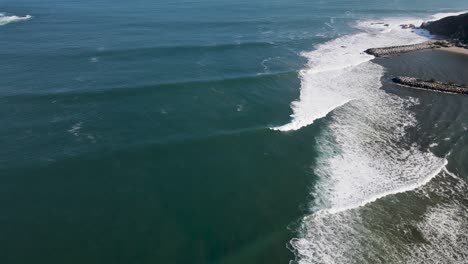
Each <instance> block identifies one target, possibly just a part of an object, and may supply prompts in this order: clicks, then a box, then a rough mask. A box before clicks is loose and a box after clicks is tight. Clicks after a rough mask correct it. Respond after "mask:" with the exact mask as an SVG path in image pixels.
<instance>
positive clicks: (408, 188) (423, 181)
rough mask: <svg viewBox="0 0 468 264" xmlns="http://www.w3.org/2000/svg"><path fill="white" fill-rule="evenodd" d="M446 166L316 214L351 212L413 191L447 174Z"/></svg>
mask: <svg viewBox="0 0 468 264" xmlns="http://www.w3.org/2000/svg"><path fill="white" fill-rule="evenodd" d="M447 164H448V161H447V160H446V159H444V160H443V163H442V164H441V166H440V167H439V168H437V169H436V170H434V171H433V172H431V173H429V174H428V175H426V177H424V178H423V179H421V180H420V181H417V182H414V183H411V184H408V185H405V186H402V187H401V188H399V189H395V190H389V191H385V192H382V193H378V194H374V195H372V196H370V197H367V198H366V200H363V201H361V202H360V203H358V204H352V205H348V206H344V207H335V208H330V209H322V210H319V211H318V212H317V214H336V213H339V212H343V211H347V210H351V209H355V208H359V207H362V206H365V205H367V204H369V203H373V202H375V201H377V200H379V199H381V198H384V197H386V196H389V195H394V194H399V193H404V192H409V191H413V190H415V189H417V188H419V187H421V186H424V185H426V184H427V183H429V182H430V181H431V180H432V179H433V178H434V177H436V176H437V175H438V174H439V173H440V172H442V171H445V172H448V171H447V169H446V166H447ZM448 173H449V172H448ZM451 176H452V175H451Z"/></svg>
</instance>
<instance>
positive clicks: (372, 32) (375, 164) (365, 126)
mask: <svg viewBox="0 0 468 264" xmlns="http://www.w3.org/2000/svg"><path fill="white" fill-rule="evenodd" d="M434 17H437V18H439V17H441V15H440V14H437V15H435V16H434ZM422 22H423V20H422V19H421V20H420V19H415V18H409V19H401V18H398V19H396V18H388V19H382V20H380V21H359V22H357V23H356V25H355V26H356V27H357V28H359V29H360V30H361V32H360V33H357V34H354V35H349V36H344V37H340V38H338V39H335V40H333V41H330V42H327V43H324V44H321V45H319V46H317V47H316V50H314V51H312V52H307V53H304V54H303V55H304V56H305V57H307V58H308V59H309V63H308V67H307V69H305V70H303V71H302V72H301V73H300V77H301V82H302V83H301V91H300V97H299V99H298V100H297V101H295V102H293V103H292V109H293V115H292V120H291V122H290V123H288V124H286V125H283V126H280V127H275V128H273V129H275V130H280V131H291V130H298V129H300V128H302V127H304V126H307V125H310V124H312V123H313V122H314V120H316V119H318V118H322V117H324V116H326V115H328V114H329V113H330V112H331V111H333V113H332V114H331V115H330V116H329V118H328V119H327V120H326V128H325V129H324V130H323V132H322V133H321V135H319V137H318V139H317V141H318V144H317V145H318V147H319V153H320V155H319V158H318V160H317V164H316V165H315V167H314V172H315V174H317V175H318V176H319V181H318V182H317V183H316V185H315V186H314V190H313V191H312V196H313V197H314V200H313V202H312V204H311V205H310V210H311V214H310V215H308V216H306V217H304V218H303V219H302V223H301V227H300V229H299V230H298V235H299V237H298V238H295V239H293V240H292V241H291V243H290V245H291V247H292V248H291V250H292V251H293V252H294V253H295V254H296V262H297V263H301V264H302V263H385V261H384V260H382V259H380V258H381V256H382V252H384V251H385V250H386V247H388V248H390V247H393V246H394V245H395V243H397V245H396V246H395V247H396V249H395V255H394V256H392V257H395V260H394V262H392V263H411V262H413V261H412V260H408V259H403V256H404V254H403V255H398V252H399V251H400V250H403V251H404V250H409V249H407V248H409V246H408V245H406V244H405V243H403V242H401V241H399V240H398V239H396V238H394V237H393V234H391V233H389V234H388V236H389V237H388V238H386V237H385V234H384V233H385V232H387V231H386V230H385V228H386V227H385V226H380V225H379V226H378V227H376V229H378V230H380V229H382V230H384V231H379V232H382V233H380V234H378V235H382V237H379V236H376V233H375V232H374V230H373V229H372V228H370V227H369V226H371V225H373V224H374V223H373V222H372V221H377V220H376V219H379V218H380V217H382V215H385V217H388V218H391V217H392V213H393V212H392V211H391V210H390V211H388V212H387V211H385V210H387V209H385V208H382V207H377V205H375V204H376V203H377V204H381V203H386V202H387V201H386V200H387V199H388V197H393V196H395V195H397V194H405V195H406V193H408V192H409V193H413V191H414V190H418V189H421V188H423V187H424V186H426V185H427V184H428V183H430V182H432V181H433V180H434V179H435V178H436V177H437V176H438V175H441V174H444V171H445V167H446V165H447V163H448V161H447V160H446V159H445V158H440V157H437V156H435V155H434V154H433V153H431V152H429V151H427V150H422V149H421V148H420V147H419V146H418V145H417V144H414V143H412V142H408V140H407V139H406V137H405V135H406V131H407V129H408V128H410V127H414V126H415V125H416V118H415V116H414V114H413V112H412V111H410V110H409V109H410V107H411V106H414V105H417V104H418V103H419V101H418V100H417V99H416V98H411V97H406V98H402V97H400V96H397V95H392V94H389V93H387V92H385V91H383V90H382V89H380V87H381V86H382V83H381V78H382V77H383V75H384V72H385V69H384V68H383V67H382V66H380V65H377V64H375V63H373V62H372V61H371V60H372V59H373V58H374V57H373V56H370V55H367V54H365V53H364V52H363V51H364V50H366V49H368V48H372V47H384V46H393V45H406V44H414V43H419V42H422V41H425V40H427V39H428V38H429V37H430V36H429V35H428V34H427V33H425V32H424V31H417V30H416V31H412V30H408V29H402V28H401V27H400V26H399V25H400V24H415V25H418V24H420V23H422ZM445 174H447V173H445ZM384 197H385V198H386V199H381V198H384ZM382 200H384V201H382ZM399 206H403V207H405V205H402V204H400V205H399ZM408 206H409V205H408ZM369 207H372V208H373V209H372V210H366V208H369ZM375 208H377V209H375ZM370 211H372V213H369V212H370ZM382 212H384V213H382ZM379 213H381V214H382V215H379ZM402 218H403V217H402ZM369 221H370V222H369ZM378 224H382V223H378ZM398 224H401V221H400V222H398ZM412 228H414V229H417V228H418V226H417V225H416V226H415V227H412ZM401 230H403V229H401ZM401 230H399V231H401ZM399 231H395V232H399ZM410 231H411V230H410ZM410 231H408V232H410ZM418 232H419V233H421V232H420V231H418ZM419 233H418V234H419ZM400 235H401V234H400ZM402 236H403V237H404V236H405V234H403V235H402ZM414 237H415V238H414V239H415V240H416V239H417V237H418V236H417V235H414ZM371 238H372V239H374V240H372V239H371ZM436 238H437V237H434V239H436ZM367 240H369V241H370V242H369V243H374V244H368V243H367ZM387 240H388V241H387ZM397 240H398V241H397ZM395 241H396V242H395ZM398 243H399V244H398ZM435 243H437V241H436V242H435ZM399 247H401V248H399ZM392 250H393V249H392ZM379 251H380V253H379Z"/></svg>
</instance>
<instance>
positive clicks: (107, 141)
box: [0, 0, 468, 263]
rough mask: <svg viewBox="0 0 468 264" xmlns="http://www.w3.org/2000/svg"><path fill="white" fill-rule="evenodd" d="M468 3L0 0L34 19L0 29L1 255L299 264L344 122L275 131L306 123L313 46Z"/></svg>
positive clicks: (0, 7)
mask: <svg viewBox="0 0 468 264" xmlns="http://www.w3.org/2000/svg"><path fill="white" fill-rule="evenodd" d="M467 9H468V2H467V1H464V0H456V1H435V0H431V1H411V2H408V1H367V0H366V1H356V0H353V1H345V0H339V1H331V0H323V1H316V0H309V1H306V0H293V1H290V0H288V1H287V0H275V1H261V0H250V1H245V0H240V1H231V0H221V1H208V0H200V1H197V0H194V1H181V0H176V1H166V0H158V1H150V0H137V1H121V0H117V1H103V0H99V1H88V0H80V1H70V0H68V1H58V0H42V1H33V0H2V1H1V2H0V13H3V14H4V15H3V16H4V17H5V16H14V15H15V16H20V17H23V16H26V15H31V16H32V18H30V19H27V20H22V21H17V22H14V23H8V24H4V25H0V142H1V147H0V208H2V213H0V226H1V227H0V259H3V261H2V263H32V262H34V263H288V261H289V260H293V259H295V257H296V256H297V254H296V256H295V255H294V254H293V252H291V250H290V249H288V248H287V244H289V241H290V240H291V239H292V238H294V237H297V236H298V231H297V230H298V228H297V226H298V225H300V221H301V217H302V216H304V215H307V214H309V213H310V210H309V203H310V201H311V200H312V201H313V200H314V197H315V196H314V195H312V196H311V195H310V193H311V190H313V189H314V186H315V183H316V182H317V181H318V180H319V178H320V177H319V175H317V173H316V172H315V171H314V168H315V167H316V164H317V157H318V156H320V155H321V152H320V151H319V149H321V145H320V144H321V143H320V141H319V140H317V138H318V136H319V135H320V134H321V133H323V131H325V130H326V129H327V127H329V122H330V120H329V118H328V119H327V118H325V119H324V120H317V121H316V122H314V123H313V125H311V126H307V127H305V128H302V129H300V130H297V131H294V132H289V133H283V132H278V131H273V130H271V129H270V127H274V126H279V125H283V124H285V123H288V122H289V121H290V119H291V117H290V115H291V113H292V110H291V108H290V104H291V102H292V101H294V100H296V99H297V98H298V97H299V91H300V88H301V80H300V78H299V77H300V75H299V72H300V70H302V69H304V68H306V65H307V63H308V61H307V59H306V58H305V57H304V56H301V53H302V52H305V51H311V50H313V49H314V46H315V45H317V44H320V43H325V42H327V41H330V40H333V39H336V38H338V37H342V36H344V35H348V34H353V33H356V32H358V29H356V28H355V27H353V25H354V23H356V21H358V20H366V19H367V20H368V19H381V18H383V17H408V16H409V17H428V16H430V15H432V14H434V13H440V12H458V11H463V10H467ZM1 19H2V17H1V16H0V21H1ZM457 58H458V57H457ZM459 60H462V59H459ZM424 63H427V62H423V64H424ZM450 63H451V62H447V64H450ZM460 63H464V62H460ZM461 65H463V64H461ZM461 67H462V66H461ZM452 72H453V71H452ZM465 73H466V72H462V73H457V74H456V75H455V76H454V77H453V78H459V79H460V80H462V81H464V80H466V76H464V75H463V74H465ZM434 74H439V75H440V76H447V75H446V73H444V72H436V73H434ZM453 78H452V79H453ZM404 96H406V95H404ZM411 96H416V97H417V95H411ZM428 100H429V99H428ZM448 100H449V101H450V100H451V99H448ZM454 100H455V99H454ZM456 100H459V99H456ZM422 101H423V100H422ZM429 101H430V100H429ZM459 105H461V106H462V105H463V102H459ZM461 106H460V107H461ZM457 109H458V108H457ZM415 111H417V110H415ZM421 111H423V110H421ZM424 111H425V110H424ZM460 118H461V117H460ZM457 120H458V121H459V122H460V127H462V125H463V124H465V123H463V122H465V120H466V119H463V118H461V119H457ZM460 120H461V121H460ZM425 129H426V130H425V131H427V129H428V128H425ZM421 130H423V131H424V129H423V128H421ZM454 131H458V132H457V133H461V134H463V133H462V132H460V131H459V130H454ZM414 133H416V132H414ZM454 133H455V132H454ZM422 134H423V135H426V133H422ZM411 135H412V137H414V138H418V135H420V134H417V133H416V134H411ZM457 135H458V134H457ZM426 136H427V135H426ZM460 137H461V136H460ZM426 138H427V137H426ZM431 139H432V138H431ZM415 141H417V140H415ZM422 141H424V140H422ZM421 144H422V145H428V144H429V143H427V142H422V143H421ZM458 144H459V145H457V146H460V148H461V149H462V150H459V152H457V153H465V152H464V151H465V150H463V149H464V148H463V146H464V143H463V144H462V143H458ZM460 144H461V145H460ZM447 148H448V147H447ZM440 152H441V153H439V155H440V156H443V155H444V154H446V153H447V152H448V149H446V148H445V146H444V147H443V149H442V150H440ZM436 154H437V153H436ZM464 155H465V154H460V155H458V156H456V157H455V159H457V160H458V159H460V160H463V159H464V157H465V156H464ZM457 164H463V162H461V161H459V162H458V163H457ZM455 167H456V166H455ZM458 167H460V166H458ZM459 171H461V172H464V173H466V167H465V168H463V167H461V168H459ZM288 247H289V248H291V246H288ZM369 263H372V262H369Z"/></svg>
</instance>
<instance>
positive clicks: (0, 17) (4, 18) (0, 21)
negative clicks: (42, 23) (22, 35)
mask: <svg viewBox="0 0 468 264" xmlns="http://www.w3.org/2000/svg"><path fill="white" fill-rule="evenodd" d="M31 18H32V16H30V15H26V16H8V15H6V14H4V13H0V26H4V25H6V24H10V23H14V22H20V21H24V20H29V19H31Z"/></svg>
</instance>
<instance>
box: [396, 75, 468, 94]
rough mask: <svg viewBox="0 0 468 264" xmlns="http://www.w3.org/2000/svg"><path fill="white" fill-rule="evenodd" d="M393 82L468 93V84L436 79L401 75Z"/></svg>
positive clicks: (448, 91)
mask: <svg viewBox="0 0 468 264" xmlns="http://www.w3.org/2000/svg"><path fill="white" fill-rule="evenodd" d="M392 81H393V82H395V83H397V84H401V85H405V86H409V87H413V88H419V89H426V90H433V91H439V92H446V93H458V94H468V86H467V85H457V84H454V83H444V82H438V81H436V80H422V79H418V78H414V77H406V76H400V77H395V78H393V79H392Z"/></svg>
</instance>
